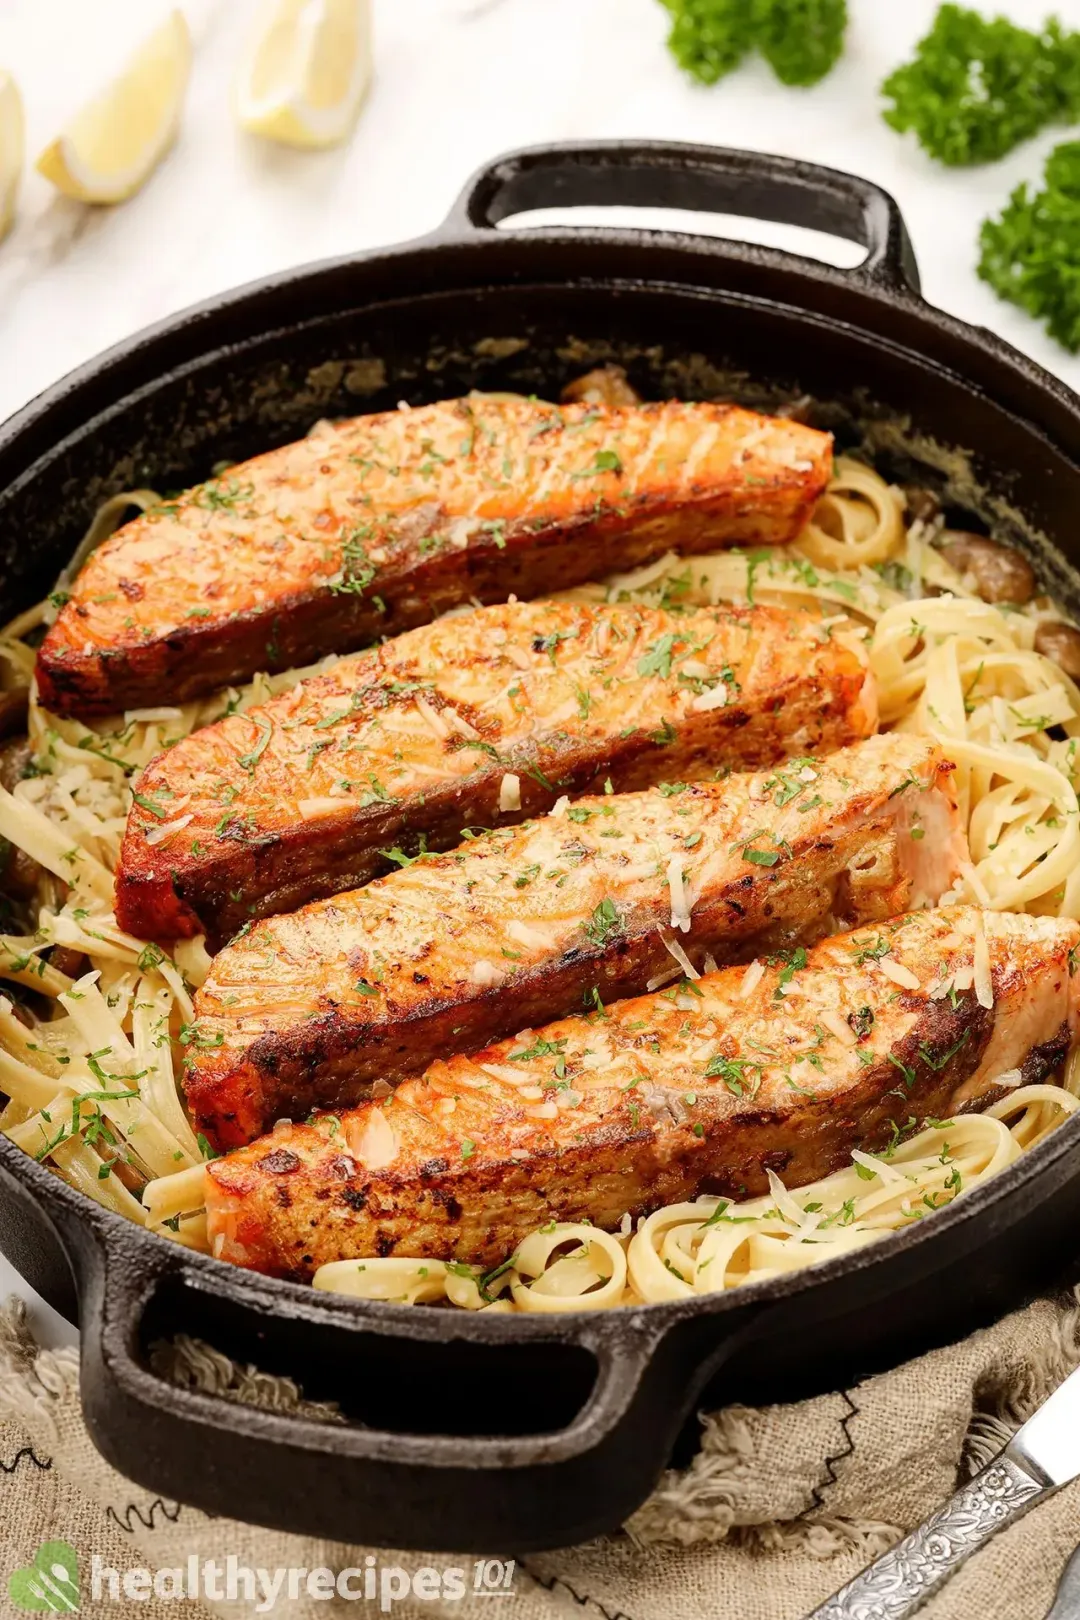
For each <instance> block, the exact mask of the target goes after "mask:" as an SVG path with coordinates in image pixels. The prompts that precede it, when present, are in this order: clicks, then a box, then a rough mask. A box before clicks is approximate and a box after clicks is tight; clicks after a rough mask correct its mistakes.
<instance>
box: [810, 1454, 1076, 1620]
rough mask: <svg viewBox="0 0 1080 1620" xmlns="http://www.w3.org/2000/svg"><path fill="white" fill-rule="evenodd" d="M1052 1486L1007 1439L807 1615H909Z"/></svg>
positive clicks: (839, 1619)
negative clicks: (936, 1507)
mask: <svg viewBox="0 0 1080 1620" xmlns="http://www.w3.org/2000/svg"><path fill="white" fill-rule="evenodd" d="M1054 1489H1055V1486H1054V1485H1053V1484H1052V1483H1051V1482H1050V1481H1049V1480H1048V1479H1047V1478H1045V1476H1039V1477H1037V1476H1036V1474H1035V1473H1034V1472H1030V1471H1029V1467H1022V1466H1021V1464H1020V1463H1019V1462H1018V1461H1017V1459H1016V1457H1015V1456H1013V1455H1012V1454H1011V1453H1010V1451H1009V1448H1008V1447H1006V1449H1005V1450H1004V1451H1002V1452H999V1454H998V1455H997V1456H996V1457H995V1458H994V1460H993V1461H992V1462H991V1463H989V1464H988V1465H987V1466H986V1467H985V1468H984V1469H983V1471H982V1473H980V1474H976V1475H975V1478H974V1479H972V1480H970V1481H969V1483H968V1484H967V1485H965V1486H964V1487H963V1489H962V1490H959V1491H957V1493H956V1495H955V1496H954V1497H953V1498H952V1500H951V1501H950V1502H946V1504H945V1506H944V1507H943V1508H942V1509H941V1510H940V1511H939V1512H937V1513H935V1514H934V1516H933V1517H932V1518H930V1519H927V1521H926V1523H925V1524H922V1525H920V1526H919V1528H918V1529H917V1530H913V1531H912V1532H911V1534H910V1535H909V1536H905V1537H904V1539H903V1541H901V1542H899V1543H898V1544H897V1545H896V1546H895V1547H893V1548H892V1550H891V1551H890V1552H887V1553H884V1554H883V1555H882V1556H881V1557H880V1558H877V1559H875V1560H874V1562H873V1563H872V1564H871V1565H870V1566H869V1567H868V1568H867V1569H864V1570H863V1572H862V1574H861V1575H856V1577H855V1579H854V1580H853V1581H849V1582H848V1584H847V1585H846V1586H844V1587H841V1589H840V1591H839V1592H837V1593H836V1595H835V1597H831V1598H829V1600H828V1602H827V1603H823V1604H822V1606H821V1607H820V1608H819V1609H815V1610H814V1612H813V1614H812V1615H809V1616H808V1617H807V1620H907V1617H908V1616H909V1615H913V1614H914V1613H915V1612H916V1610H918V1609H921V1608H922V1606H923V1604H924V1603H925V1602H926V1600H927V1598H928V1597H929V1596H930V1595H931V1593H932V1592H936V1591H937V1589H938V1587H939V1586H943V1585H944V1583H945V1582H946V1581H947V1580H948V1579H949V1578H950V1576H951V1575H953V1574H955V1572H956V1571H957V1570H958V1569H959V1567H960V1565H961V1564H962V1563H963V1562H964V1560H965V1559H967V1558H970V1556H971V1554H972V1553H973V1552H977V1551H978V1550H979V1548H980V1547H982V1546H984V1545H985V1544H986V1542H988V1541H989V1540H990V1538H991V1536H996V1535H997V1533H998V1531H999V1530H1003V1529H1004V1528H1005V1526H1006V1525H1008V1524H1013V1523H1014V1522H1015V1521H1016V1520H1017V1519H1019V1518H1020V1517H1021V1516H1022V1515H1023V1514H1025V1513H1026V1512H1027V1511H1028V1509H1029V1508H1031V1507H1034V1506H1035V1503H1036V1502H1037V1501H1039V1500H1040V1498H1042V1497H1044V1496H1048V1495H1050V1493H1051V1492H1052V1491H1053V1490H1054Z"/></svg>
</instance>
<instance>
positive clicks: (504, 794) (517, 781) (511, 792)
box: [499, 771, 521, 815]
mask: <svg viewBox="0 0 1080 1620" xmlns="http://www.w3.org/2000/svg"><path fill="white" fill-rule="evenodd" d="M499 809H500V811H501V812H502V814H503V815H505V814H506V813H507V811H509V810H520V809H521V778H520V776H515V775H514V774H513V772H512V771H507V773H506V775H505V776H504V777H503V779H502V781H501V782H500V783H499Z"/></svg>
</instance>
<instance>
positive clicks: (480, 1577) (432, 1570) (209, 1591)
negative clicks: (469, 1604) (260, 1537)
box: [8, 1541, 514, 1614]
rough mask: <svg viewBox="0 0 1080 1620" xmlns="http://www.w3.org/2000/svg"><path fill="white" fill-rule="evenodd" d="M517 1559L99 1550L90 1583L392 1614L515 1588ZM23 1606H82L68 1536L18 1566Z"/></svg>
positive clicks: (119, 1590)
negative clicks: (164, 1554)
mask: <svg viewBox="0 0 1080 1620" xmlns="http://www.w3.org/2000/svg"><path fill="white" fill-rule="evenodd" d="M513 1585H514V1561H513V1559H509V1560H503V1559H501V1558H478V1559H476V1560H475V1561H474V1562H473V1563H472V1564H469V1565H454V1566H451V1567H446V1568H442V1569H440V1568H438V1567H437V1566H436V1565H434V1564H429V1565H422V1566H421V1567H420V1568H419V1569H414V1570H408V1569H403V1568H402V1567H401V1565H400V1564H382V1563H380V1561H379V1560H378V1558H376V1557H375V1555H374V1554H372V1553H369V1554H367V1555H366V1556H365V1558H364V1561H363V1563H362V1564H360V1565H355V1566H351V1567H349V1568H347V1569H340V1570H333V1569H327V1568H320V1569H301V1568H292V1569H289V1568H285V1569H264V1568H262V1567H261V1566H259V1567H256V1568H251V1567H250V1566H249V1565H247V1564H242V1563H241V1562H240V1560H239V1559H238V1558H236V1557H235V1556H233V1555H232V1554H230V1555H229V1556H228V1557H227V1558H224V1559H216V1558H199V1557H198V1556H197V1555H195V1554H194V1553H193V1554H192V1555H191V1556H190V1557H189V1558H187V1559H186V1560H185V1562H184V1564H183V1565H174V1566H172V1567H171V1568H168V1569H156V1570H151V1569H147V1568H138V1567H135V1568H130V1569H125V1570H119V1569H115V1568H113V1567H112V1566H111V1565H109V1564H107V1563H106V1561H105V1560H104V1559H103V1558H101V1557H100V1556H99V1555H98V1554H97V1553H94V1555H93V1557H92V1558H91V1560H90V1580H89V1591H88V1592H87V1593H85V1594H83V1595H84V1596H86V1597H87V1598H89V1600H90V1601H91V1602H93V1603H121V1602H136V1603H138V1602H143V1603H145V1602H148V1601H149V1600H150V1598H157V1599H158V1600H159V1601H162V1600H164V1601H165V1602H168V1601H170V1600H171V1601H174V1602H183V1601H188V1602H191V1601H199V1600H203V1599H205V1600H207V1601H208V1602H211V1603H221V1602H223V1601H228V1602H233V1603H235V1602H244V1603H249V1604H251V1605H252V1606H253V1612H254V1613H255V1614H269V1613H270V1611H271V1610H272V1609H273V1608H274V1607H275V1606H276V1605H277V1603H278V1602H279V1601H280V1600H283V1599H288V1600H290V1601H292V1602H294V1603H295V1602H296V1600H297V1599H298V1598H301V1597H307V1598H313V1599H315V1601H319V1600H320V1599H322V1600H329V1599H330V1598H334V1597H338V1598H344V1599H346V1601H352V1602H354V1603H370V1604H375V1605H377V1606H378V1608H379V1609H380V1611H381V1612H382V1613H383V1614H389V1613H390V1611H391V1610H392V1609H393V1607H394V1604H395V1603H403V1602H404V1601H405V1599H406V1598H415V1599H419V1601H420V1602H422V1603H423V1602H434V1601H435V1600H436V1599H441V1600H442V1601H443V1602H444V1603H445V1602H451V1603H453V1602H460V1601H461V1600H462V1599H464V1598H480V1597H483V1598H509V1597H513V1596H514V1591H513ZM8 1594H9V1596H10V1598H11V1601H12V1602H13V1603H14V1604H15V1606H16V1608H19V1609H26V1610H31V1611H37V1612H46V1611H48V1612H52V1613H53V1614H73V1613H76V1612H77V1611H78V1609H79V1606H80V1584H79V1561H78V1557H77V1555H76V1552H75V1549H74V1548H73V1547H72V1546H71V1545H70V1544H69V1543H68V1542H66V1541H46V1542H45V1543H44V1544H43V1545H42V1546H41V1547H39V1548H38V1550H37V1552H36V1554H35V1555H34V1561H33V1563H32V1564H30V1565H28V1566H27V1568H26V1569H20V1570H16V1572H15V1574H14V1575H12V1577H11V1579H10V1581H9V1582H8Z"/></svg>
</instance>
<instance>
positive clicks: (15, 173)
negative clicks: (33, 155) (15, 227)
mask: <svg viewBox="0 0 1080 1620" xmlns="http://www.w3.org/2000/svg"><path fill="white" fill-rule="evenodd" d="M22 166H23V110H22V100H21V98H20V96H19V92H18V90H17V89H16V87H15V80H14V79H13V78H12V77H11V75H10V73H0V239H2V238H3V237H5V236H6V235H7V233H8V231H9V230H10V229H11V224H12V221H13V220H14V218H15V199H16V197H17V196H18V195H19V182H20V181H21V179H22Z"/></svg>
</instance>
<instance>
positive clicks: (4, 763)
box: [0, 736, 34, 793]
mask: <svg viewBox="0 0 1080 1620" xmlns="http://www.w3.org/2000/svg"><path fill="white" fill-rule="evenodd" d="M33 752H34V751H33V749H32V748H31V747H30V739H29V737H26V736H22V737H12V739H11V741H10V742H6V743H0V783H2V784H3V786H4V787H6V788H7V790H8V792H9V793H12V792H13V791H14V789H15V784H16V782H21V781H22V779H23V777H24V776H25V775H26V769H27V766H28V765H29V764H30V760H31V758H32V757H33Z"/></svg>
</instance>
